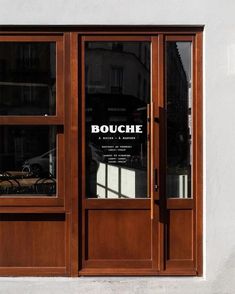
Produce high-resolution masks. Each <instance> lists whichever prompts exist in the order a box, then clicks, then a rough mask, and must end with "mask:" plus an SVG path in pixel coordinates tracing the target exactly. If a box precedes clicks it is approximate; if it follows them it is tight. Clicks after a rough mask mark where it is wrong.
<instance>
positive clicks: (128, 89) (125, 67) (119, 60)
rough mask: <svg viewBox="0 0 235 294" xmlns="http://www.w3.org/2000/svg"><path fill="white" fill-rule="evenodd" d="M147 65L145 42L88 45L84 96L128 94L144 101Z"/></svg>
mask: <svg viewBox="0 0 235 294" xmlns="http://www.w3.org/2000/svg"><path fill="white" fill-rule="evenodd" d="M90 53H91V54H90ZM149 62H150V47H149V44H148V43H143V44H141V43H140V42H131V43H130V42H126V43H125V42H122V43H121V42H116V43H115V42H112V43H109V42H106V44H104V43H99V42H92V43H88V45H87V50H86V81H87V82H86V88H87V93H88V94H94V93H103V94H107V93H109V94H123V95H131V96H133V97H138V98H139V99H141V100H144V101H147V98H148V97H149V94H150V93H149V91H150V85H149V69H150V64H149ZM88 81H89V82H88Z"/></svg>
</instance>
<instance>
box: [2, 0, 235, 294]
mask: <svg viewBox="0 0 235 294" xmlns="http://www.w3.org/2000/svg"><path fill="white" fill-rule="evenodd" d="M0 7H1V9H0V24H2V25H20V24H21V25H22V24H25V25H27V24H30V25H31V24H35V25H49V24H51V25H57V24H58V25H69V24H71V25H83V24H86V25H89V24H94V25H99V24H109V25H110V24H112V25H144V24H148V25H205V30H204V277H203V278H160V277H159V278H158V277H154V278H152V277H148V278H134V277H133V278H128V277H126V278H122V277H121V278H79V279H66V278H50V279H49V278H1V279H0V293H1V294H2V293H4V294H8V293H9V294H10V293H24V294H27V293H40V294H41V293H57V294H59V293H66V294H69V293H159V294H161V293H174V294H177V293H192V294H194V293H197V294H207V293H213V294H232V293H235V213H234V209H235V197H234V194H235V192H234V184H235V169H234V166H235V17H234V11H235V1H234V0H224V1H219V0H197V1H195V0H165V1H160V0H145V1H140V0H112V1H110V0H99V1H97V0H86V1H84V0H83V1H81V0H50V1H48V0H47V1H45V0H40V1H39V0H34V1H29V0H14V1H8V0H0Z"/></svg>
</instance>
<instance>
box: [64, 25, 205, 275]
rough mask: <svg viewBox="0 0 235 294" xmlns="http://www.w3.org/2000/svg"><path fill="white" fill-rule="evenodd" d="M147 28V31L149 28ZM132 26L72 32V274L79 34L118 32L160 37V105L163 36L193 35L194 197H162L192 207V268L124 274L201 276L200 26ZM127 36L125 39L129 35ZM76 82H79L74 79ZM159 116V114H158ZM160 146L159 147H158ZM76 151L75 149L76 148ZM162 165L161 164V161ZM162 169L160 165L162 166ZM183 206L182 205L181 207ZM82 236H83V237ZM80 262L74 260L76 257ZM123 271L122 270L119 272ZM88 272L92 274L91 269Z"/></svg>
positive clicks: (77, 225) (77, 226)
mask: <svg viewBox="0 0 235 294" xmlns="http://www.w3.org/2000/svg"><path fill="white" fill-rule="evenodd" d="M148 29H149V30H148ZM148 29H146V27H137V28H136V27H135V28H134V27H133V29H132V30H130V28H129V27H102V28H100V27H98V28H97V27H92V28H86V29H83V30H81V31H79V32H78V31H76V32H71V33H70V38H71V49H70V56H71V59H70V60H71V97H72V106H71V130H72V131H71V141H70V142H71V154H73V159H74V160H73V163H72V166H71V187H72V189H71V190H72V191H73V192H72V194H71V195H72V199H71V200H72V201H71V204H72V235H71V236H72V237H71V275H72V276H77V275H78V272H79V265H81V260H80V258H79V252H80V250H81V245H80V244H81V243H80V242H81V241H79V240H78V238H77V237H78V236H77V232H78V230H81V223H82V219H81V217H79V218H78V217H77V215H78V214H79V211H80V209H81V199H80V200H79V199H78V198H77V197H76V195H81V192H82V191H81V185H80V184H79V183H80V180H79V176H78V175H79V174H80V175H81V161H80V159H79V156H78V152H79V154H84V151H82V149H81V146H80V145H79V144H78V140H79V138H81V137H80V136H81V129H82V126H81V124H78V125H77V121H79V116H78V114H79V113H81V107H82V105H81V101H80V98H79V97H81V95H82V88H81V85H82V83H81V82H82V81H81V75H80V71H79V67H81V60H82V58H83V56H81V36H84V35H88V36H89V35H98V36H105V35H117V39H118V36H119V35H127V36H128V37H129V36H133V35H135V36H136V35H143V34H144V35H151V36H153V35H158V36H159V50H158V58H159V61H160V62H159V66H158V85H159V87H158V99H159V106H161V105H162V106H163V107H164V95H165V87H164V80H165V76H164V68H165V64H164V43H165V38H166V36H168V38H171V37H170V36H173V37H172V38H174V37H175V38H177V37H179V39H177V40H180V38H181V37H183V38H185V37H186V39H187V37H188V36H189V38H192V36H193V37H194V47H193V48H194V49H193V53H194V58H193V63H194V92H193V94H194V116H193V128H194V138H193V146H194V147H193V148H194V159H193V162H194V177H193V182H194V191H195V193H194V199H193V200H192V201H191V199H189V200H185V202H184V203H183V204H179V202H178V201H177V199H171V200H170V201H169V200H168V201H166V200H164V199H162V200H161V201H162V205H165V206H166V207H167V208H173V209H178V208H183V207H185V208H188V207H192V208H194V209H195V210H194V211H195V212H194V214H193V215H194V220H195V224H194V246H195V247H194V250H193V252H194V260H195V264H194V265H193V270H191V271H190V270H187V269H185V268H184V267H182V268H181V269H180V270H175V269H174V267H172V268H168V269H167V267H166V264H165V262H164V261H163V260H161V262H160V265H159V266H160V268H161V272H156V271H155V272H150V271H145V270H139V272H138V273H137V272H129V273H128V272H126V275H156V274H157V275H168V276H169V275H198V276H201V275H202V272H203V271H202V261H203V260H202V194H203V186H202V179H203V175H202V170H203V169H202V167H203V161H202V159H203V153H202V143H203V142H202V31H203V28H202V27H196V28H193V29H192V28H183V27H178V28H174V27H167V28H166V27H165V28H164V27H162V28H158V27H148ZM128 37H127V38H128ZM77 81H78V82H77ZM159 115H160V114H159ZM160 148H161V147H160ZM77 150H78V151H77ZM160 165H161V166H162V165H163V163H160ZM162 168H163V166H162ZM159 180H160V184H161V185H163V180H164V179H163V178H159ZM182 205H183V206H182ZM164 228H165V227H164V225H163V224H161V225H160V227H159V234H160V235H161V236H162V239H163V238H164ZM83 238H84V236H83ZM159 254H160V255H163V254H164V244H162V245H161V246H160V248H159ZM78 259H79V262H78V263H77V260H78ZM175 266H177V264H176V265H175ZM106 274H107V272H102V270H100V273H99V275H106ZM110 274H111V275H113V274H114V275H119V274H120V273H118V270H117V271H116V272H115V273H112V272H110ZM121 274H123V272H122V273H121ZM91 275H94V273H92V272H91Z"/></svg>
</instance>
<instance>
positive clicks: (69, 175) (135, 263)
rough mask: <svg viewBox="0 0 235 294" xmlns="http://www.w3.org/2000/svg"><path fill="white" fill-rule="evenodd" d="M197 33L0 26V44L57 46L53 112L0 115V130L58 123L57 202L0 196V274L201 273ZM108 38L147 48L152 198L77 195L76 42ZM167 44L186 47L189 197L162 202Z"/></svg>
mask: <svg viewBox="0 0 235 294" xmlns="http://www.w3.org/2000/svg"><path fill="white" fill-rule="evenodd" d="M202 30H203V28H202V27H166V26H165V27H157V26H131V27H130V26H109V27H106V26H80V27H78V26H70V27H62V26H51V27H49V26H40V27H36V26H35V27H33V26H32V27H28V26H19V27H15V26H13V27H12V26H8V27H3V26H1V32H0V42H1V41H3V42H4V41H13V42H17V41H25V42H27V41H30V42H31V41H35V42H37V41H39V42H46V41H54V42H57V59H56V60H57V111H56V115H55V116H51V117H37V116H34V117H30V116H27V117H21V116H9V117H7V116H0V124H5V125H8V124H9V125H15V124H19V125H56V126H58V128H59V132H58V135H57V147H58V150H59V151H58V160H57V166H58V172H59V174H58V189H57V190H58V195H57V197H52V198H50V197H28V196H27V197H24V196H21V197H19V196H17V197H14V196H13V197H1V198H0V275H2V276H4V275H5V276H7V275H14V276H22V275H33V276H53V275H54V276H65V275H67V276H78V275H84V276H92V275H101V276H102V275H111V276H112V275H119V276H120V275H136V276H146V275H149V276H155V275H159V276H167V275H168V276H173V275H182V276H194V275H199V276H200V275H202V272H203V271H202V260H203V259H202V240H203V239H202V212H203V210H202V192H203V183H202V162H203V161H202V159H203V155H202ZM112 38H113V40H116V41H119V40H126V41H129V40H130V41H131V40H138V41H141V40H143V41H150V42H152V97H153V100H154V103H155V105H154V106H153V107H154V108H152V116H153V117H156V118H157V119H158V122H159V123H158V124H153V125H152V130H151V142H150V143H149V148H150V149H149V155H150V158H151V161H150V163H149V167H151V168H150V170H149V175H150V179H149V184H150V187H149V191H150V194H151V199H152V200H150V199H139V200H135V201H129V200H125V201H122V200H115V201H114V202H110V201H109V200H98V201H99V202H97V200H95V199H90V200H89V201H88V200H86V199H85V198H84V196H85V190H84V187H85V186H84V183H85V178H84V177H85V164H84V160H83V159H84V157H85V141H84V128H85V124H84V113H85V112H84V47H83V46H84V41H85V40H90V41H91V40H103V41H105V40H111V39H112ZM174 40H176V41H192V42H193V70H194V71H193V84H194V87H193V99H194V104H193V111H194V112H193V130H194V135H193V189H194V193H193V199H166V198H165V187H164V186H165V146H164V142H165V121H166V120H165V94H166V92H165V86H164V85H165V82H166V81H165V74H164V70H165V69H164V68H165V61H164V50H165V49H164V46H165V42H166V41H174ZM151 146H152V147H151ZM153 149H155V150H153ZM153 167H158V169H159V173H158V182H159V190H158V191H153V188H152V187H153V172H152V170H153ZM120 216H121V217H120ZM107 220H109V223H108V222H107ZM121 221H122V226H123V230H121V229H120V222H121ZM111 228H112V230H111ZM107 231H108V232H110V233H108V234H107V233H106V232H107ZM182 231H183V233H182ZM101 232H105V233H106V234H105V235H104V234H103V235H102V234H100V233H101ZM143 236H144V237H143ZM87 240H88V241H87ZM89 242H90V244H89ZM88 244H89V246H87V245H88ZM107 244H110V247H109V246H107ZM182 247H183V249H182Z"/></svg>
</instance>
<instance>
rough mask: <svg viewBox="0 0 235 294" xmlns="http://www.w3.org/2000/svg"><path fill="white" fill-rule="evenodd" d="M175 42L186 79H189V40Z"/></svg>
mask: <svg viewBox="0 0 235 294" xmlns="http://www.w3.org/2000/svg"><path fill="white" fill-rule="evenodd" d="M176 44H177V48H178V51H179V54H180V57H181V61H182V64H183V67H184V70H185V73H186V75H187V78H188V81H191V42H177V43H176Z"/></svg>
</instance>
